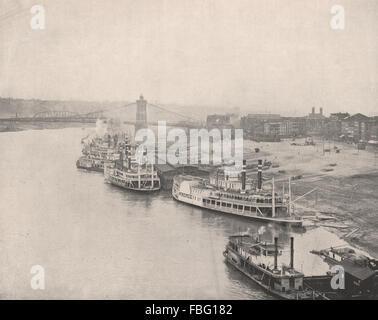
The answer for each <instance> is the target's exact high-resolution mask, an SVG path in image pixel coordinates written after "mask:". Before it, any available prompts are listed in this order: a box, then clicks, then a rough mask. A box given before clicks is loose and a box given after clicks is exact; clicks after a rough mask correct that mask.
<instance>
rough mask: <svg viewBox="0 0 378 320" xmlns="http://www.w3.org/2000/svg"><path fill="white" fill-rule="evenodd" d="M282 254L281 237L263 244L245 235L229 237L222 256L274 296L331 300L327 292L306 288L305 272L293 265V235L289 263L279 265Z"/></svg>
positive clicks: (290, 298) (291, 298)
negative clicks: (288, 264) (327, 296)
mask: <svg viewBox="0 0 378 320" xmlns="http://www.w3.org/2000/svg"><path fill="white" fill-rule="evenodd" d="M281 253H282V250H280V248H279V246H278V238H274V244H272V243H263V242H261V241H260V239H259V238H258V237H252V236H251V235H248V234H244V235H234V236H231V237H229V242H228V243H227V245H226V250H225V251H224V252H223V255H224V257H225V258H226V262H228V263H230V264H231V265H232V266H234V267H235V268H236V269H237V270H239V271H240V272H242V273H243V274H244V275H245V276H247V277H248V278H249V279H251V280H252V281H253V282H255V283H256V284H258V285H259V286H260V287H261V288H263V289H264V290H265V291H266V292H268V293H270V294H271V295H273V296H275V297H278V298H281V299H285V300H328V299H327V298H326V297H325V296H324V295H322V294H319V293H318V292H316V291H315V290H312V289H311V288H308V287H305V285H304V281H303V280H304V274H303V273H302V272H299V271H297V270H296V269H295V268H294V238H293V237H292V238H291V254H290V257H291V258H290V266H281V267H278V256H279V255H281ZM272 257H274V264H273V265H272V264H271V259H272Z"/></svg>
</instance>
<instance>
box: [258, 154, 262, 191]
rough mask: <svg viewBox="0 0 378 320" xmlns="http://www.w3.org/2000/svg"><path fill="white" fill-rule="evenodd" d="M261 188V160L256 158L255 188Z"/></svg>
mask: <svg viewBox="0 0 378 320" xmlns="http://www.w3.org/2000/svg"><path fill="white" fill-rule="evenodd" d="M261 188H262V160H258V165H257V189H259V190H261Z"/></svg>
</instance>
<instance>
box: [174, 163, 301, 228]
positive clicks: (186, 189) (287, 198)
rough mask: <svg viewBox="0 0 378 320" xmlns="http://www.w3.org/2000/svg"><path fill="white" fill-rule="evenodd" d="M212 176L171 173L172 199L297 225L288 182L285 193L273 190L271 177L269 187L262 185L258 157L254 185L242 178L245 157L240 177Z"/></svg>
mask: <svg viewBox="0 0 378 320" xmlns="http://www.w3.org/2000/svg"><path fill="white" fill-rule="evenodd" d="M223 177H224V179H219V175H218V172H217V175H216V177H210V179H209V180H208V179H202V178H198V177H193V176H187V175H178V176H175V177H174V180H173V186H172V196H173V197H174V199H176V200H178V201H181V202H185V203H188V204H191V205H194V206H198V207H201V208H206V209H209V210H213V211H217V212H221V213H228V214H233V215H237V216H242V217H246V218H250V219H254V220H260V221H265V222H276V223H281V224H290V225H291V226H296V227H301V226H302V224H303V219H302V218H301V217H300V216H297V215H295V214H294V212H293V205H292V201H291V185H290V180H289V194H288V195H285V194H284V192H283V194H282V195H281V196H279V195H278V194H277V193H276V192H275V188H274V179H273V180H272V189H271V190H265V189H263V188H262V161H261V160H259V161H258V172H257V186H255V187H253V184H252V183H249V182H247V181H246V161H245V160H244V161H243V168H242V172H241V179H240V178H239V176H237V177H236V178H233V179H232V178H230V177H229V175H228V174H227V173H224V175H223Z"/></svg>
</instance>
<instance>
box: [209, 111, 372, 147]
mask: <svg viewBox="0 0 378 320" xmlns="http://www.w3.org/2000/svg"><path fill="white" fill-rule="evenodd" d="M207 127H208V128H242V129H243V131H244V135H245V138H249V139H253V140H263V141H279V140H280V139H281V138H287V137H301V136H310V135H311V136H324V137H326V138H331V139H337V140H345V141H350V142H361V141H363V142H368V141H371V140H373V141H378V116H376V117H368V116H366V115H363V114H361V113H357V114H354V115H350V114H349V113H342V112H339V113H331V115H330V116H329V117H326V116H325V115H324V114H323V108H320V109H319V112H318V113H317V112H315V108H312V111H311V113H309V114H308V115H307V116H304V117H281V115H279V114H248V115H246V116H243V117H241V118H239V117H238V116H237V115H235V114H226V115H216V114H215V115H209V116H208V117H207Z"/></svg>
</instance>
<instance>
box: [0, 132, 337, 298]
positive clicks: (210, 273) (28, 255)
mask: <svg viewBox="0 0 378 320" xmlns="http://www.w3.org/2000/svg"><path fill="white" fill-rule="evenodd" d="M88 130H90V129H85V130H82V129H78V128H75V129H61V130H43V131H23V132H14V133H2V134H0V146H1V151H2V152H1V154H2V157H1V160H0V176H1V179H0V194H1V201H0V254H1V257H2V258H1V259H0V272H1V273H0V297H1V298H36V299H40V298H42V299H43V298H53V299H54V298H78V299H80V298H94V299H97V298H113V299H142V298H143V299H272V298H271V297H270V296H269V295H267V294H266V293H264V292H263V291H261V289H260V288H259V287H258V286H256V285H255V284H254V283H253V282H251V281H249V280H247V279H246V277H244V276H243V275H241V274H240V273H239V272H237V271H236V270H235V269H233V267H231V266H228V265H226V264H225V263H224V259H223V255H222V252H223V250H224V247H225V244H226V242H227V238H228V236H229V235H231V234H234V233H237V232H251V233H256V232H257V231H258V229H259V228H260V227H261V226H265V232H264V233H263V235H262V237H263V239H266V240H267V241H272V240H273V238H274V236H278V237H279V242H280V244H281V245H284V246H285V248H284V253H283V255H282V257H279V263H286V264H288V263H289V251H288V249H289V239H290V236H291V235H293V236H294V237H295V265H296V267H297V268H298V269H299V270H303V271H304V272H305V273H306V274H321V273H324V272H325V271H326V270H328V266H327V265H325V264H324V263H322V261H321V260H320V258H318V257H317V256H314V255H311V254H310V253H309V251H310V250H312V249H320V248H324V247H329V246H331V245H338V244H342V242H341V241H340V240H338V239H337V238H336V237H335V236H334V235H332V234H330V233H328V232H326V231H324V230H321V229H316V230H312V231H307V232H305V231H304V230H295V229H293V230H292V229H290V227H283V226H277V225H274V224H263V223H259V222H252V221H249V220H246V219H244V218H239V217H233V216H228V215H224V214H217V213H214V212H210V211H206V210H203V209H200V208H195V207H192V206H188V205H186V204H183V203H179V202H177V201H175V200H173V199H172V197H171V196H170V194H169V193H167V192H160V193H155V194H151V195H146V194H139V193H135V192H127V191H125V190H122V189H119V188H117V187H114V186H112V185H109V184H106V183H105V182H104V179H103V176H102V174H101V173H93V172H86V171H81V170H78V169H76V167H75V161H76V159H77V158H78V157H79V155H80V152H81V145H80V139H81V138H82V137H83V136H85V135H86V134H87V131H88ZM260 230H261V229H260ZM32 265H41V266H43V267H44V268H45V272H46V284H45V285H46V289H45V290H43V291H42V290H37V291H35V290H32V289H31V287H30V279H31V277H32V275H31V274H30V268H31V266H32Z"/></svg>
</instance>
